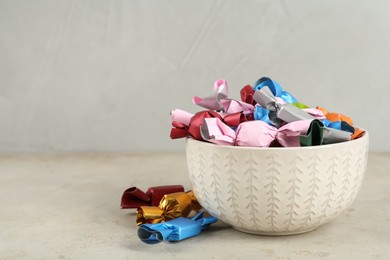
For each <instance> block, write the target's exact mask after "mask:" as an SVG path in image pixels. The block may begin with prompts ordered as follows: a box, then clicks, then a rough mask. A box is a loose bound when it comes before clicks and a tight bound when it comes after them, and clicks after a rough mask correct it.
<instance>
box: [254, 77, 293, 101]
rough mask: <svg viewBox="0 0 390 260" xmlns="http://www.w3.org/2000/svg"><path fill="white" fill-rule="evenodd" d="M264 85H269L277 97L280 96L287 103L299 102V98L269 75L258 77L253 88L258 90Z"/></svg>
mask: <svg viewBox="0 0 390 260" xmlns="http://www.w3.org/2000/svg"><path fill="white" fill-rule="evenodd" d="M263 87H268V88H269V89H270V90H271V92H272V93H273V95H274V96H275V97H279V98H281V99H283V100H284V101H285V102H287V103H294V102H298V101H297V99H296V98H295V97H293V96H292V95H291V94H290V93H288V92H287V91H284V90H283V89H282V87H281V86H280V85H279V83H277V82H276V81H273V80H272V79H270V78H268V77H262V78H260V79H258V80H257V81H256V83H255V84H254V87H253V90H254V91H257V90H260V89H262V88H263Z"/></svg>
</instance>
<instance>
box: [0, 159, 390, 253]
mask: <svg viewBox="0 0 390 260" xmlns="http://www.w3.org/2000/svg"><path fill="white" fill-rule="evenodd" d="M164 184H183V185H184V186H185V187H186V188H190V185H189V179H188V177H187V169H186V162H185V155H184V153H177V154H171V153H160V154H158V153H155V154H133V155H131V154H130V155H128V154H98V155H85V154H81V155H80V154H70V155H56V156H54V155H50V156H45V155H23V156H10V155H9V156H5V155H2V156H1V157H0V259H151V258H152V257H156V258H158V259H313V258H321V259H390V188H389V187H390V154H386V153H371V154H370V156H369V163H368V169H367V173H366V177H365V180H364V184H363V187H362V189H361V191H360V193H359V196H358V198H357V200H356V201H355V202H354V204H353V205H352V206H351V207H350V208H349V209H347V210H346V211H345V212H344V213H343V214H342V215H341V216H340V217H339V218H337V219H336V220H335V221H333V222H331V223H329V224H327V225H324V226H322V227H320V228H319V229H317V230H315V231H313V232H310V233H306V234H302V235H295V236H285V237H265V236H256V235H249V234H245V233H241V232H239V231H236V230H234V229H232V228H230V227H228V226H227V225H225V224H223V223H220V222H218V223H217V224H215V225H213V226H212V227H211V228H210V229H209V230H207V231H204V232H202V234H201V235H200V236H198V237H195V238H191V239H188V240H185V241H182V242H179V243H160V244H156V245H147V244H143V243H142V242H140V241H139V239H138V238H137V236H136V230H137V227H136V225H135V213H134V210H122V209H120V207H119V204H120V198H121V195H122V192H123V191H124V190H125V189H126V188H128V187H131V186H138V187H139V188H142V189H144V188H147V187H149V186H156V185H164Z"/></svg>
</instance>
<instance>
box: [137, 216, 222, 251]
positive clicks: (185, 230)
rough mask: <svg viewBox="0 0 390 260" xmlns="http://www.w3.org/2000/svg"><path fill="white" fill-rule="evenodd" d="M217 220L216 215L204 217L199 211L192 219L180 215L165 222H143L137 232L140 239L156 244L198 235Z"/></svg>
mask: <svg viewBox="0 0 390 260" xmlns="http://www.w3.org/2000/svg"><path fill="white" fill-rule="evenodd" d="M215 222H217V219H216V218H215V217H206V218H204V217H203V212H199V213H198V214H196V215H195V216H194V217H193V218H192V219H188V218H183V217H180V218H176V219H173V220H170V221H168V222H165V223H158V224H143V225H141V226H140V227H139V229H138V232H137V234H138V237H139V239H140V240H141V241H142V242H145V243H147V244H156V243H159V242H161V241H163V240H167V241H169V242H175V241H181V240H183V239H187V238H190V237H193V236H197V235H199V234H200V232H201V231H202V230H204V229H206V228H208V227H209V226H210V225H211V224H213V223H215Z"/></svg>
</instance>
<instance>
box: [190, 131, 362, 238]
mask: <svg viewBox="0 0 390 260" xmlns="http://www.w3.org/2000/svg"><path fill="white" fill-rule="evenodd" d="M368 140H369V137H368V132H366V133H365V135H364V136H363V137H361V138H359V139H357V140H353V141H349V142H344V143H337V144H330V145H322V146H311V147H294V148H283V147H282V148H254V147H236V146H222V145H215V144H210V143H206V142H200V141H196V140H193V139H187V147H186V155H187V163H188V170H189V177H190V181H191V185H192V189H193V191H194V193H195V195H196V197H197V198H198V201H199V203H200V204H201V205H202V206H203V207H204V208H205V209H206V210H207V211H209V212H210V213H211V214H212V215H213V216H215V217H217V218H218V219H220V220H222V221H223V222H225V223H227V224H229V225H231V226H233V227H234V228H236V229H238V230H240V231H243V232H248V233H253V234H261V235H290V234H298V233H304V232H308V231H311V230H314V229H316V228H318V227H319V226H320V225H322V224H325V223H327V222H329V221H331V220H333V219H335V218H336V217H337V216H339V215H340V214H341V213H342V212H343V211H344V210H345V209H346V208H347V207H348V206H350V205H351V204H352V202H353V201H354V200H355V199H356V196H357V194H358V192H359V189H360V187H361V184H362V181H363V178H364V173H365V170H366V166H367V155H368Z"/></svg>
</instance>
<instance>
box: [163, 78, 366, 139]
mask: <svg viewBox="0 0 390 260" xmlns="http://www.w3.org/2000/svg"><path fill="white" fill-rule="evenodd" d="M240 94H241V101H239V100H234V99H231V98H229V97H228V82H227V81H226V80H223V79H221V80H217V81H216V82H215V83H214V93H213V94H212V95H211V96H209V97H205V98H200V97H197V96H195V97H194V98H193V103H194V104H196V105H198V106H201V107H203V108H205V109H206V110H203V111H200V112H198V113H196V114H195V115H193V114H191V113H188V112H186V111H183V110H180V109H175V110H173V111H172V112H171V117H172V130H171V135H170V136H171V138H172V139H176V138H186V137H191V138H194V139H196V140H200V141H207V142H211V143H215V144H219V145H231V146H232V145H235V146H252V147H275V146H276V147H280V146H283V147H298V146H312V145H322V144H332V143H338V142H345V141H349V140H353V139H357V138H359V137H361V136H362V135H363V134H364V131H363V130H362V129H359V128H357V127H354V126H353V123H352V120H351V118H349V117H347V116H345V115H343V114H339V113H330V112H328V111H327V110H326V109H324V108H322V107H319V106H317V107H316V108H310V107H308V106H306V105H305V104H303V103H299V102H298V101H297V99H296V98H295V97H293V96H292V95H291V94H290V93H288V92H287V91H284V90H283V89H282V87H281V86H280V85H279V84H278V83H277V82H275V81H273V80H272V79H270V78H267V77H262V78H260V79H259V80H258V81H256V83H255V84H254V85H253V87H252V86H250V85H247V86H245V87H243V88H242V89H241V91H240Z"/></svg>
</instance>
